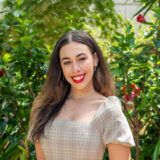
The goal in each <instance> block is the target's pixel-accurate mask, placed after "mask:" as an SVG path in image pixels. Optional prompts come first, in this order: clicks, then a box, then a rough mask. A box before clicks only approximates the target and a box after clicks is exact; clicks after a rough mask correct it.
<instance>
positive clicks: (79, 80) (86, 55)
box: [60, 42, 98, 90]
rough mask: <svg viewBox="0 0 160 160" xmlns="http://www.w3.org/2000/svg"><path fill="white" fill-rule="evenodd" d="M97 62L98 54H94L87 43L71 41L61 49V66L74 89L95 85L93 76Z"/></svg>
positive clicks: (84, 88)
mask: <svg viewBox="0 0 160 160" xmlns="http://www.w3.org/2000/svg"><path fill="white" fill-rule="evenodd" d="M97 62H98V60H97V56H96V54H94V55H93V54H92V53H91V52H90V50H89V48H88V46H87V45H85V44H81V43H77V42H71V43H69V44H67V45H64V46H63V47H62V48H61V49H60V64H61V68H62V71H63V74H64V77H65V79H66V80H67V81H68V82H69V83H70V84H71V87H72V89H76V90H86V89H87V88H88V87H91V86H92V87H93V83H92V77H93V72H94V66H96V65H97Z"/></svg>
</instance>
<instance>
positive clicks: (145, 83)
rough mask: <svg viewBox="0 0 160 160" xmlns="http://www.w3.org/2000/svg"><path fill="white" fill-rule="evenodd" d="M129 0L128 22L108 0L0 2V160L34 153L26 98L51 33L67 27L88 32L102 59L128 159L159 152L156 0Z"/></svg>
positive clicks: (41, 70)
mask: <svg viewBox="0 0 160 160" xmlns="http://www.w3.org/2000/svg"><path fill="white" fill-rule="evenodd" d="M137 1H138V2H139V5H140V9H139V10H138V12H136V13H134V14H133V18H132V19H131V20H130V21H129V20H126V19H124V18H123V16H120V15H119V14H117V13H116V12H115V9H114V2H113V1H112V0H103V1H102V0H85V1H78V0H72V1H68V0H52V1H51V0H36V1H33V0H3V1H2V2H1V4H2V5H3V6H2V9H1V11H0V15H1V16H0V17H1V18H0V160H32V159H35V152H34V146H33V144H31V143H29V142H28V141H27V139H26V136H27V132H28V121H29V114H30V109H31V105H32V101H33V99H34V98H35V97H36V95H37V93H38V92H39V90H40V88H41V86H42V85H43V82H44V80H45V77H46V72H47V64H48V61H49V57H50V54H51V52H52V49H53V46H54V44H55V42H56V40H57V39H58V38H59V37H60V36H61V35H62V34H63V33H64V32H66V31H68V30H74V29H80V30H86V31H87V32H89V33H90V34H91V35H93V37H94V38H95V39H96V41H97V42H98V44H99V45H100V47H101V48H102V50H103V54H104V57H105V58H106V61H107V62H108V63H109V66H110V69H111V71H112V73H113V76H114V80H115V84H116V88H117V95H118V96H119V97H120V99H121V102H122V104H123V111H124V113H125V114H126V116H127V118H128V121H129V123H130V126H131V129H132V132H133V135H134V139H135V142H136V147H134V148H132V149H131V151H132V159H133V160H151V159H153V160H158V159H160V125H159V124H160V58H159V57H160V1H159V0H149V1H148V0H137ZM126 3H127V1H126ZM146 16H147V17H149V20H147V18H146ZM133 19H136V21H137V25H136V26H137V27H135V25H133V23H132V20H133ZM107 159H108V156H107V152H106V153H105V155H104V160H107Z"/></svg>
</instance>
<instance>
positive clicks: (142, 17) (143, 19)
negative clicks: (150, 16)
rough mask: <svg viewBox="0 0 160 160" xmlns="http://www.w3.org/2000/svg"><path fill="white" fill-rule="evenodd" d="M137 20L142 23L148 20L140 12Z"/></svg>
mask: <svg viewBox="0 0 160 160" xmlns="http://www.w3.org/2000/svg"><path fill="white" fill-rule="evenodd" d="M137 22H140V23H144V22H146V20H145V18H144V15H142V14H139V15H138V16H137Z"/></svg>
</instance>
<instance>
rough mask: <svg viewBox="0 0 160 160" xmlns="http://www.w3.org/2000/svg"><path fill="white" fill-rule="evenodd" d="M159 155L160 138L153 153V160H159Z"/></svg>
mask: <svg viewBox="0 0 160 160" xmlns="http://www.w3.org/2000/svg"><path fill="white" fill-rule="evenodd" d="M159 155H160V138H159V140H158V142H157V144H156V147H155V150H154V153H153V160H158V158H159Z"/></svg>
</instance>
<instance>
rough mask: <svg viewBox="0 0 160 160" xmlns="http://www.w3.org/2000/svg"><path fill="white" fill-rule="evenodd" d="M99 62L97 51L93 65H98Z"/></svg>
mask: <svg viewBox="0 0 160 160" xmlns="http://www.w3.org/2000/svg"><path fill="white" fill-rule="evenodd" d="M97 64H98V56H97V53H96V52H95V53H94V54H93V66H97Z"/></svg>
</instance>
